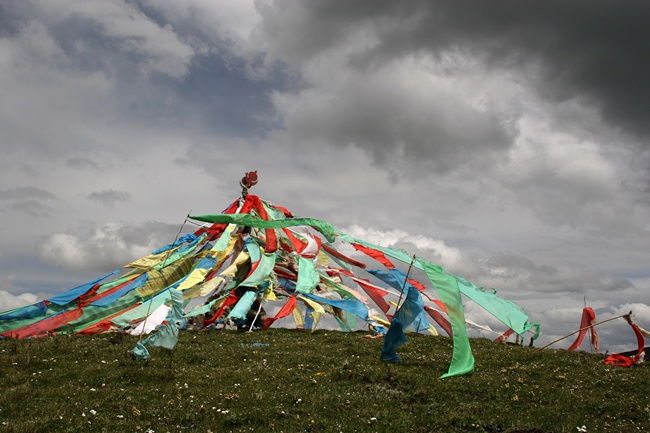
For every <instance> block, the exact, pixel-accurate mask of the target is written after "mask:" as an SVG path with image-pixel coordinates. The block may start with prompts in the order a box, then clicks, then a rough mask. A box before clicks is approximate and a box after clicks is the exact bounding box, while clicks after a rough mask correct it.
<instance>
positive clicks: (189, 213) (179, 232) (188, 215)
mask: <svg viewBox="0 0 650 433" xmlns="http://www.w3.org/2000/svg"><path fill="white" fill-rule="evenodd" d="M191 214H192V210H190V211H189V212H188V214H187V216H186V217H185V221H183V224H181V228H180V229H179V230H178V233H176V237H175V238H174V242H172V245H174V244H175V243H176V241H177V240H178V237H179V236H180V235H181V232H182V231H183V227H185V223H186V222H187V219H188V218H189V217H190V215H191ZM173 249H174V248H173V247H171V248H169V249H168V250H167V255H166V256H165V260H163V262H162V266H161V267H160V269H164V268H165V266H166V265H167V259H169V256H170V255H171V251H172V250H173ZM158 272H159V273H160V271H158ZM154 296H155V293H152V294H151V298H149V305H148V306H147V314H146V315H145V316H144V322H143V324H142V332H141V333H140V338H139V339H138V343H140V342H142V336H143V335H144V331H145V328H146V327H147V319H148V318H149V312H150V311H151V304H153V298H154Z"/></svg>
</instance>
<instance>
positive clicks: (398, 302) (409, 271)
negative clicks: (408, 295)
mask: <svg viewBox="0 0 650 433" xmlns="http://www.w3.org/2000/svg"><path fill="white" fill-rule="evenodd" d="M414 261H415V254H413V257H412V258H411V264H410V265H409V269H408V271H407V272H406V277H405V278H404V284H402V291H401V293H400V294H399V299H398V300H397V307H395V311H396V312H397V310H399V307H400V306H399V304H400V302H402V295H404V289H405V288H406V280H408V279H409V275H410V274H411V268H413V262H414Z"/></svg>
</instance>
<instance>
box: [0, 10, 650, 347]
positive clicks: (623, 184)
mask: <svg viewBox="0 0 650 433" xmlns="http://www.w3.org/2000/svg"><path fill="white" fill-rule="evenodd" d="M648 41H650V4H649V3H648V2H645V1H635V0H631V1H627V2H625V3H624V4H621V3H620V2H610V1H599V0H595V1H591V2H589V4H588V5H587V4H586V3H584V2H566V1H556V0H547V1H544V2H532V3H531V2H525V3H522V2H519V1H500V0H497V1H493V2H480V1H464V0H458V1H454V2H448V1H442V0H427V1H424V0H421V1H417V0H413V1H404V2H395V1H388V0H372V1H370V0H357V1H354V2H350V1H345V0H327V1H324V0H311V1H308V2H306V1H298V0H295V1H294V0H280V1H268V0H265V1H248V0H238V1H229V0H187V1H183V2H177V1H172V0H168V1H162V0H140V1H120V0H112V1H94V2H87V1H83V0H56V1H51V0H3V1H2V2H0V95H2V97H1V98H0V152H1V155H2V157H1V158H0V218H1V221H2V225H1V226H0V310H2V311H4V310H8V309H11V308H15V307H18V306H22V305H27V304H30V303H33V302H36V301H38V300H41V299H45V298H47V297H49V296H52V295H54V294H56V293H60V292H62V291H64V290H67V289H70V288H72V287H75V286H77V285H80V284H82V283H85V282H87V281H90V280H93V279H95V278H97V277H98V276H100V275H103V274H105V273H106V272H110V271H112V270H114V269H117V268H119V267H121V266H123V265H124V264H126V263H129V262H130V261H132V260H134V259H136V258H138V257H141V256H144V255H146V254H148V253H149V252H151V251H153V250H155V249H157V248H158V247H160V246H162V245H166V244H168V243H170V242H172V241H173V240H174V237H175V235H176V234H177V233H178V231H179V230H181V227H183V230H188V229H193V228H195V227H192V226H191V224H186V225H185V226H183V222H184V221H185V219H186V216H187V215H188V214H193V215H201V214H214V213H220V212H221V211H222V210H224V209H225V208H226V207H227V206H228V205H229V204H230V203H231V202H232V201H233V200H235V199H236V198H237V197H238V196H239V195H240V193H241V188H240V187H239V180H240V179H241V177H242V176H243V175H244V173H246V172H249V171H253V170H256V171H257V173H258V175H259V179H260V180H259V184H258V185H256V186H255V187H254V188H253V189H252V190H251V193H254V194H256V195H259V196H260V197H261V198H263V199H265V200H269V201H271V202H273V203H276V204H279V205H282V206H285V207H287V208H288V209H290V210H291V211H292V212H293V213H294V214H295V215H297V216H302V217H312V218H318V219H322V220H326V221H328V222H330V223H332V224H333V225H334V226H335V228H337V229H338V230H341V231H343V232H346V233H349V234H351V235H353V236H356V237H359V238H362V239H364V240H367V241H369V242H374V243H378V244H380V245H382V246H389V247H395V248H403V249H405V250H407V251H409V252H410V253H412V254H416V255H418V256H419V257H422V258H425V259H427V260H429V261H431V262H433V263H437V264H440V265H441V266H443V267H444V268H445V269H447V270H448V271H449V272H451V273H454V274H456V275H459V276H462V277H464V278H466V279H468V280H470V281H472V282H473V283H474V284H476V285H477V286H483V287H487V288H495V289H496V290H497V295H498V296H501V297H503V298H505V299H508V300H512V301H514V302H516V303H517V304H518V305H520V306H521V307H523V308H525V309H526V310H527V311H528V312H529V313H530V319H531V321H533V322H536V323H540V325H541V331H542V335H541V337H540V338H539V340H538V342H537V343H536V345H538V346H541V345H542V344H546V343H549V342H551V341H552V340H554V339H556V338H559V337H561V336H563V335H566V334H568V333H570V332H572V331H575V330H577V329H578V328H579V323H580V317H581V312H582V308H583V307H584V306H585V304H586V305H588V306H591V307H592V308H593V309H594V310H595V312H596V315H597V320H605V319H608V318H611V317H615V316H618V315H621V314H624V313H627V312H629V311H632V312H633V314H634V320H635V322H636V323H638V324H639V325H640V326H642V327H644V328H647V329H650V264H649V261H648V259H649V257H650V122H648V113H649V112H650V83H649V79H648V77H650V56H648V55H647V53H648V48H649V46H648ZM644 113H645V114H644ZM466 301H467V302H466V311H467V314H468V318H470V319H471V320H472V321H473V322H476V323H480V324H486V325H488V326H490V327H491V328H492V329H494V330H498V331H501V332H502V331H504V330H505V329H503V325H500V324H499V322H498V321H495V319H494V318H492V317H491V316H490V315H489V314H487V313H486V312H484V311H483V310H481V309H480V308H477V307H476V306H475V305H472V304H471V301H469V300H466ZM598 329H599V333H600V342H601V348H602V349H603V350H605V349H607V350H610V351H617V350H629V349H632V348H634V347H635V344H636V340H635V337H634V334H633V333H632V331H631V329H630V328H629V326H628V325H627V324H626V323H625V322H624V321H623V320H622V319H621V320H614V321H611V322H609V323H607V324H603V325H602V326H601V327H599V328H598ZM479 334H480V335H482V336H485V337H487V338H495V337H496V335H492V334H490V333H487V332H484V331H480V332H479ZM571 341H572V339H571V338H569V339H566V340H563V341H562V342H559V343H557V344H555V345H554V346H552V347H553V348H558V349H561V348H566V347H568V345H569V344H570V343H571ZM585 347H586V349H585V350H589V347H588V344H587V343H586V342H585V343H583V348H585Z"/></svg>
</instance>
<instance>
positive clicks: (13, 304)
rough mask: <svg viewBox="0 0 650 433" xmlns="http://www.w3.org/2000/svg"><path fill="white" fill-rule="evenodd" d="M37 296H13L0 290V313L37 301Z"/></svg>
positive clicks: (27, 294)
mask: <svg viewBox="0 0 650 433" xmlns="http://www.w3.org/2000/svg"><path fill="white" fill-rule="evenodd" d="M38 300H39V299H38V296H36V295H34V294H32V293H21V294H18V295H14V294H13V293H9V292H8V291H6V290H0V312H3V311H8V310H13V309H14V308H20V307H24V306H26V305H30V304H34V303H36V302H37V301H38Z"/></svg>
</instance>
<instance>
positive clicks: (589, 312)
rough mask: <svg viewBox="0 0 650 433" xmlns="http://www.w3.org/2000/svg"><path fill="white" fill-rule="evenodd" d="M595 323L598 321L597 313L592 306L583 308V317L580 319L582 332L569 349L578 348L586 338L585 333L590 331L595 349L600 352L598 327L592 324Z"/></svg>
mask: <svg viewBox="0 0 650 433" xmlns="http://www.w3.org/2000/svg"><path fill="white" fill-rule="evenodd" d="M594 323H596V313H595V312H594V310H593V309H592V308H591V307H585V308H583V310H582V319H580V332H579V333H578V337H577V338H576V341H574V342H573V344H572V345H571V346H570V347H569V348H568V349H567V350H576V349H577V348H578V347H580V345H581V344H582V340H584V338H585V335H586V334H587V331H590V333H591V345H592V346H594V349H595V350H596V352H598V351H599V347H598V332H597V331H596V328H594V327H593V326H592V325H593V324H594Z"/></svg>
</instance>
